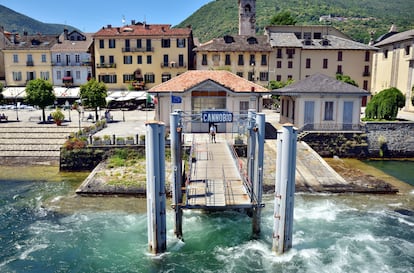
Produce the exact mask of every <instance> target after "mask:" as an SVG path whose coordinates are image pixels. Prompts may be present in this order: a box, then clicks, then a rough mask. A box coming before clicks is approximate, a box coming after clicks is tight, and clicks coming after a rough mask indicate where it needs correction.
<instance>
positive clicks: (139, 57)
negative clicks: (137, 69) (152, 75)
mask: <svg viewBox="0 0 414 273" xmlns="http://www.w3.org/2000/svg"><path fill="white" fill-rule="evenodd" d="M137 64H142V56H141V55H138V56H137Z"/></svg>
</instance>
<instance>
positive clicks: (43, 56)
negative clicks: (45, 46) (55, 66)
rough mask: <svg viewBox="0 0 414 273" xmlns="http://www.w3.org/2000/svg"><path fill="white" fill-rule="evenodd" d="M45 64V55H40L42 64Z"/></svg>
mask: <svg viewBox="0 0 414 273" xmlns="http://www.w3.org/2000/svg"><path fill="white" fill-rule="evenodd" d="M45 62H46V54H42V63H45Z"/></svg>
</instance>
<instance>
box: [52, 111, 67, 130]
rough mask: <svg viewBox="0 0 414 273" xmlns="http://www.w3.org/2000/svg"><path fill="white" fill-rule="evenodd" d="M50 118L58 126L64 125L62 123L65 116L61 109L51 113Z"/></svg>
mask: <svg viewBox="0 0 414 273" xmlns="http://www.w3.org/2000/svg"><path fill="white" fill-rule="evenodd" d="M50 116H51V117H52V118H53V121H54V122H55V123H56V125H58V126H60V125H62V121H63V120H64V119H65V115H64V114H63V113H62V111H61V110H60V108H56V110H55V111H53V112H52V113H50Z"/></svg>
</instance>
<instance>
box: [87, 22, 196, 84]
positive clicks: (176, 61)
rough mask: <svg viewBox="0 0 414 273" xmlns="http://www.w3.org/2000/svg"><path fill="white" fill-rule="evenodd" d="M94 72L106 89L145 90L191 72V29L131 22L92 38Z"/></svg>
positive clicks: (104, 30)
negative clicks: (188, 71)
mask: <svg viewBox="0 0 414 273" xmlns="http://www.w3.org/2000/svg"><path fill="white" fill-rule="evenodd" d="M93 39H94V54H95V60H94V62H95V71H96V72H95V73H96V75H95V76H96V78H97V79H98V80H99V81H100V82H104V83H105V84H106V85H107V86H108V90H131V89H135V90H146V89H148V88H151V87H152V86H155V85H158V84H160V83H162V82H165V81H167V80H169V79H171V78H172V77H175V76H177V75H179V74H181V73H183V72H185V71H187V70H189V69H193V67H194V66H193V63H194V59H193V52H192V49H193V47H194V46H193V36H192V30H191V28H171V25H167V24H146V23H140V22H138V23H136V22H135V21H134V20H133V21H131V24H130V25H125V26H122V27H113V26H111V25H108V26H106V27H103V28H102V29H100V30H99V31H98V32H96V33H95V34H94V35H93Z"/></svg>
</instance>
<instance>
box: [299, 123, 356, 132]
mask: <svg viewBox="0 0 414 273" xmlns="http://www.w3.org/2000/svg"><path fill="white" fill-rule="evenodd" d="M362 130H363V125H362V124H361V123H358V124H355V123H308V124H305V125H303V126H302V127H301V128H299V129H298V132H299V133H300V132H304V131H323V132H338V131H362Z"/></svg>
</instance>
